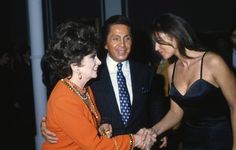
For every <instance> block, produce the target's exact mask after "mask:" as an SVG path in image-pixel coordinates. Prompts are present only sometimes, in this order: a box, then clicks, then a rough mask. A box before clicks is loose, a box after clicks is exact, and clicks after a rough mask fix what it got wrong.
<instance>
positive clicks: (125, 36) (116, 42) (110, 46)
mask: <svg viewBox="0 0 236 150" xmlns="http://www.w3.org/2000/svg"><path fill="white" fill-rule="evenodd" d="M131 45H132V38H131V33H130V28H129V27H128V26H126V25H123V24H115V25H112V26H111V27H110V31H109V33H108V36H107V39H106V43H105V49H107V50H108V53H109V55H110V56H111V58H112V59H113V60H115V61H117V62H122V61H125V60H127V58H128V56H129V53H130V50H131Z"/></svg>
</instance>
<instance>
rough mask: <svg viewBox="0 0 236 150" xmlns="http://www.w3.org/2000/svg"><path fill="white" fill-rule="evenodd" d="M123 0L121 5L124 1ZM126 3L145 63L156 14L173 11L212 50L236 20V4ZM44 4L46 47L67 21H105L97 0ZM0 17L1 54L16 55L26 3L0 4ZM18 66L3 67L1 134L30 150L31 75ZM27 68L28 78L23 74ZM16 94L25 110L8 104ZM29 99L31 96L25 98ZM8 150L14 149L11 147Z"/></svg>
mask: <svg viewBox="0 0 236 150" xmlns="http://www.w3.org/2000/svg"><path fill="white" fill-rule="evenodd" d="M121 1H122V5H123V6H124V5H125V0H121ZM127 1H128V12H126V10H125V9H123V10H122V12H123V13H124V14H125V13H126V14H128V16H129V18H130V19H131V21H132V23H133V27H134V30H135V32H134V45H135V46H134V49H135V51H133V55H134V56H135V58H136V59H138V60H140V61H145V62H147V61H149V59H150V58H151V57H150V53H149V52H148V50H150V49H151V48H152V47H151V46H150V41H149V30H150V26H151V24H152V20H153V19H154V18H155V16H157V15H159V14H161V13H166V12H171V13H174V14H176V15H179V16H181V17H183V18H184V19H186V20H187V21H188V22H189V23H190V24H191V25H192V27H193V28H194V29H195V31H196V32H197V33H198V34H199V35H200V37H201V38H202V39H203V41H204V42H205V43H206V44H207V45H208V46H209V47H210V48H214V47H215V45H216V44H217V43H216V37H217V38H218V37H219V36H220V37H223V38H225V39H227V37H228V35H229V32H230V29H231V26H232V25H233V24H234V23H235V21H236V0H217V1H215V0H145V1H137V0H127ZM49 2H51V3H49ZM42 4H43V19H44V35H45V45H46V44H47V41H48V39H49V38H50V37H51V36H52V33H53V29H54V28H55V26H56V25H57V24H58V23H60V22H61V21H63V20H65V19H69V18H73V19H79V18H86V19H88V20H92V21H94V22H95V23H96V26H97V27H98V28H100V26H101V22H103V21H101V18H102V17H101V9H100V6H101V4H100V1H99V0H51V1H48V0H42ZM49 4H51V6H52V7H51V8H52V9H51V18H52V20H50V19H48V18H50V17H49V16H50V15H49V14H50V11H48V10H49V9H48V5H49ZM0 19H1V23H0V33H1V36H0V41H1V47H0V52H1V54H2V53H3V52H10V51H12V49H17V48H18V49H19V51H20V49H22V48H26V47H27V46H29V39H28V34H29V33H28V18H27V1H26V0H10V1H4V4H1V5H0ZM45 47H46V46H45ZM18 49H17V50H18ZM16 68H18V69H14V71H13V72H10V73H9V74H6V72H5V70H3V69H2V68H1V79H2V80H3V82H2V85H1V87H2V88H1V94H2V98H1V100H2V101H3V102H4V103H2V107H4V108H5V109H1V110H3V111H4V112H2V114H3V116H4V117H3V118H2V119H3V122H4V123H3V124H4V128H3V130H4V131H5V132H6V134H4V135H6V137H3V138H5V139H6V141H9V143H10V144H8V143H7V145H8V146H9V145H11V146H12V147H14V146H15V147H18V149H24V150H28V149H29V150H33V149H34V142H32V141H34V134H35V130H34V129H33V128H34V125H33V123H34V117H33V116H34V111H33V107H34V106H33V97H32V93H31V92H30V91H31V90H32V87H31V85H32V83H31V77H30V71H29V70H28V69H30V68H28V69H21V68H20V67H18V66H17V67H16ZM22 68H23V67H22ZM26 70H27V74H24V73H26ZM28 75H29V77H28ZM23 81H24V82H23ZM9 83H11V84H9ZM26 83H27V84H26ZM16 85H17V86H16ZM19 89H25V90H19ZM26 89H28V90H26ZM30 89H31V90H30ZM17 94H19V95H21V96H22V97H23V98H21V100H22V99H24V101H23V102H22V101H21V100H19V101H18V102H19V103H20V106H21V105H22V106H24V107H18V105H17V106H15V100H14V101H13V100H11V99H12V98H8V96H9V95H15V97H14V98H16V96H17ZM24 96H25V97H24ZM30 96H31V98H29V97H30ZM6 97H7V98H6ZM18 98H19V96H18ZM16 99H17V98H16ZM21 103H22V104H21ZM6 106H7V107H6ZM6 110H10V111H6ZM26 114H27V115H26ZM29 114H31V115H29ZM9 122H13V126H12V127H9ZM16 141H18V142H16ZM24 144H25V145H24ZM8 149H12V148H10V147H9V148H8Z"/></svg>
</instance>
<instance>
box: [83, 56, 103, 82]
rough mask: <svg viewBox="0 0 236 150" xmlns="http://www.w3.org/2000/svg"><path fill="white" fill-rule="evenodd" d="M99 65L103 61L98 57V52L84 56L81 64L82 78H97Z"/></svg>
mask: <svg viewBox="0 0 236 150" xmlns="http://www.w3.org/2000/svg"><path fill="white" fill-rule="evenodd" d="M99 65H101V61H100V60H99V59H98V57H97V54H96V53H93V54H89V55H87V56H84V58H83V59H82V61H81V65H80V66H79V72H80V73H81V75H82V78H86V79H87V80H90V79H92V78H96V77H97V71H98V66H99Z"/></svg>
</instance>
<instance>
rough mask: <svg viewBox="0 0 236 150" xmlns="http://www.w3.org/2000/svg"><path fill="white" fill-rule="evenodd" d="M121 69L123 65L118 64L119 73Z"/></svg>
mask: <svg viewBox="0 0 236 150" xmlns="http://www.w3.org/2000/svg"><path fill="white" fill-rule="evenodd" d="M121 68H122V63H118V64H117V69H118V70H119V71H121Z"/></svg>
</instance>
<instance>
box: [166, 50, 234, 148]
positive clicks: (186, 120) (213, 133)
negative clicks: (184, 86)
mask: <svg viewBox="0 0 236 150" xmlns="http://www.w3.org/2000/svg"><path fill="white" fill-rule="evenodd" d="M205 54H206V53H205ZM205 54H204V55H203V56H202V59H201V69H200V79H198V80H197V81H195V82H194V83H193V84H192V85H191V86H190V87H189V89H188V90H187V92H186V93H185V94H184V95H182V94H181V93H180V92H179V91H178V89H176V87H175V85H174V74H175V66H176V62H175V64H174V69H173V75H172V83H171V87H170V97H171V99H172V100H173V101H175V103H177V104H178V105H179V106H180V107H181V108H182V109H183V111H184V117H183V121H182V122H183V123H182V130H183V131H182V132H183V133H182V135H183V137H182V138H183V149H184V150H232V129H231V123H230V117H229V108H228V105H227V102H226V100H225V98H224V96H223V94H222V92H221V89H220V88H217V87H215V86H214V85H212V84H211V83H209V82H207V81H206V80H204V79H202V68H203V58H204V56H205ZM219 71H220V70H219Z"/></svg>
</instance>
